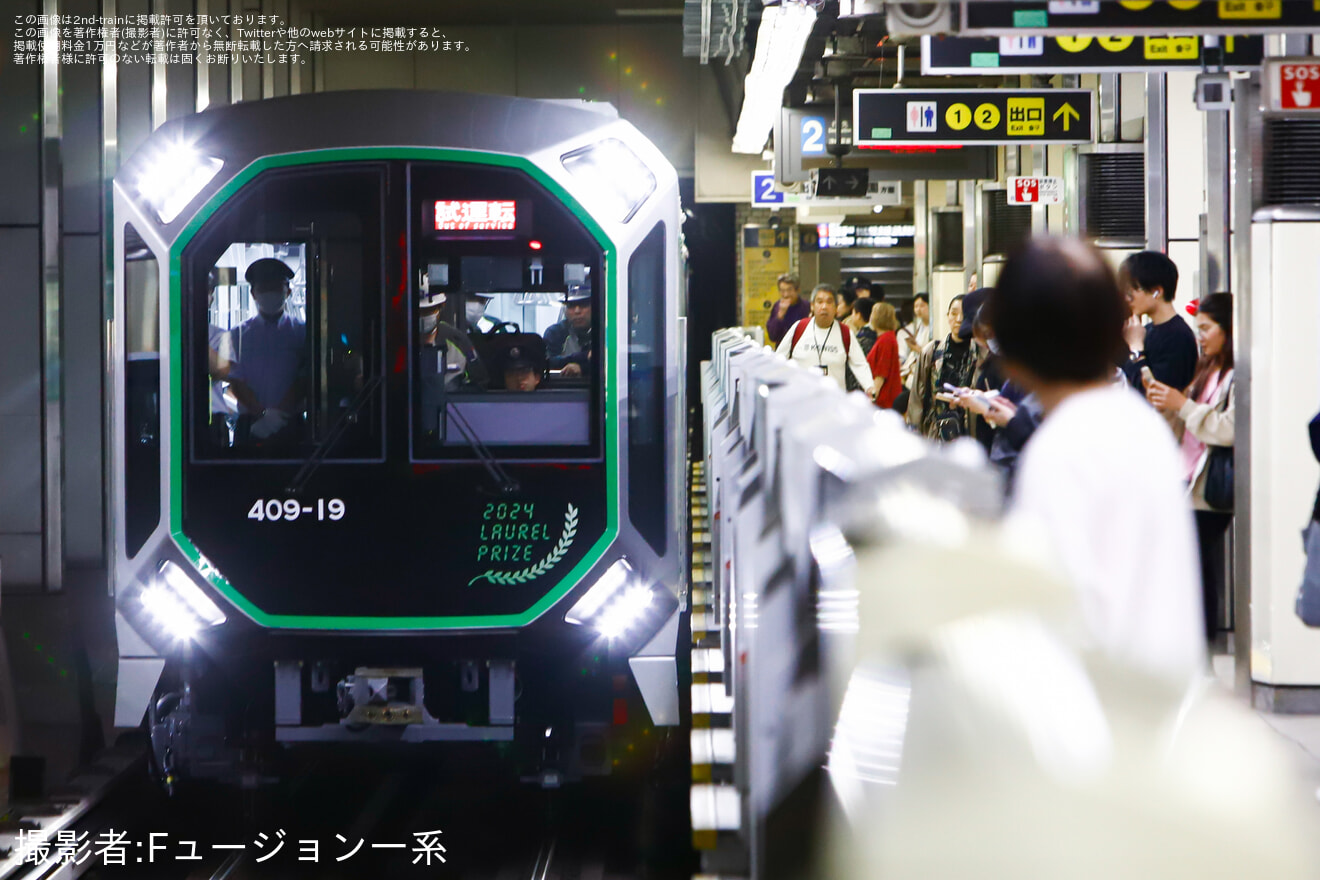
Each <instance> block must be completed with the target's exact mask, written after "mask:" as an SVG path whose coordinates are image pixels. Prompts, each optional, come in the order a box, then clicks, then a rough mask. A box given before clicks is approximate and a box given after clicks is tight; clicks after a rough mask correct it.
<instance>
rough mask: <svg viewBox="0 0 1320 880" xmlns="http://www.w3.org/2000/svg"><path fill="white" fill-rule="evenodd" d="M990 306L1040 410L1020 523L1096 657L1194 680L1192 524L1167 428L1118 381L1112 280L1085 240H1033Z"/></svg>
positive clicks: (1118, 305)
mask: <svg viewBox="0 0 1320 880" xmlns="http://www.w3.org/2000/svg"><path fill="white" fill-rule="evenodd" d="M987 305H988V308H989V309H990V316H989V323H990V324H991V326H993V327H994V328H995V338H996V339H997V341H998V343H999V349H1000V352H1001V355H1002V357H1003V363H1004V367H1005V370H1006V371H1007V372H1008V374H1009V376H1010V377H1011V378H1012V379H1013V380H1014V381H1015V382H1017V383H1018V384H1019V385H1020V386H1021V387H1023V388H1025V389H1027V390H1028V391H1031V392H1034V393H1035V394H1036V396H1037V398H1038V399H1039V400H1040V402H1041V404H1042V408H1043V410H1044V418H1043V421H1042V422H1041V425H1040V427H1039V428H1038V429H1037V430H1036V432H1035V434H1033V435H1032V437H1031V440H1030V441H1028V443H1027V446H1026V448H1025V450H1024V452H1023V454H1022V458H1021V464H1020V466H1019V469H1018V476H1017V483H1016V488H1015V494H1014V500H1013V506H1012V510H1011V514H1010V515H1011V516H1013V517H1014V518H1016V519H1018V520H1019V521H1021V522H1022V523H1023V524H1024V525H1026V524H1029V525H1030V526H1031V527H1033V528H1034V529H1036V530H1037V533H1038V534H1040V536H1041V542H1042V544H1043V545H1044V546H1046V547H1050V548H1052V549H1053V550H1054V552H1055V553H1056V555H1057V557H1058V561H1059V563H1060V564H1061V567H1062V569H1063V571H1064V573H1065V574H1066V575H1067V576H1068V578H1069V580H1070V581H1071V582H1072V584H1073V586H1074V588H1075V589H1076V591H1077V598H1078V600H1079V605H1080V611H1081V623H1082V625H1083V628H1084V632H1085V634H1086V636H1087V637H1088V640H1089V641H1090V643H1091V644H1092V645H1093V646H1094V647H1096V648H1098V649H1100V650H1102V651H1104V652H1106V653H1107V654H1109V655H1110V656H1112V657H1114V658H1115V659H1117V660H1119V661H1120V662H1123V663H1126V664H1127V665H1130V666H1133V667H1135V668H1138V669H1142V670H1144V671H1147V672H1149V673H1152V674H1154V675H1158V676H1160V677H1163V678H1165V679H1168V680H1171V681H1173V682H1175V683H1179V684H1185V683H1187V682H1189V681H1190V680H1191V679H1192V678H1193V677H1194V676H1196V675H1198V674H1199V673H1201V672H1202V671H1203V669H1204V667H1205V642H1204V640H1203V638H1202V634H1201V623H1202V612H1201V591H1200V576H1199V572H1198V570H1197V569H1198V566H1197V558H1196V543H1195V539H1194V537H1193V527H1192V516H1191V511H1190V509H1189V507H1188V505H1187V501H1186V498H1185V489H1184V485H1183V482H1182V480H1181V467H1180V462H1179V455H1178V449H1177V447H1176V446H1175V445H1174V441H1173V436H1172V435H1171V434H1170V432H1169V429H1168V426H1167V424H1166V423H1165V422H1164V420H1163V419H1162V418H1160V416H1159V415H1158V414H1157V413H1156V412H1155V411H1154V410H1153V409H1151V408H1150V407H1149V406H1148V405H1147V404H1146V402H1145V401H1143V400H1142V399H1141V397H1140V395H1138V394H1137V393H1136V392H1135V391H1133V390H1132V389H1130V388H1124V387H1119V386H1115V385H1113V384H1111V382H1110V381H1109V379H1110V376H1111V374H1112V372H1113V367H1114V363H1115V359H1116V357H1117V356H1118V355H1119V354H1120V353H1121V352H1122V351H1123V350H1124V347H1125V346H1124V341H1123V324H1124V322H1125V321H1126V320H1127V316H1128V308H1127V305H1126V303H1125V302H1124V300H1123V297H1122V295H1121V294H1120V293H1119V290H1118V285H1117V283H1116V282H1115V279H1114V274H1113V271H1112V270H1111V269H1110V268H1109V266H1108V264H1107V263H1106V262H1105V261H1104V259H1103V258H1102V257H1101V256H1100V255H1099V254H1098V253H1097V252H1096V251H1095V250H1094V249H1093V248H1091V247H1089V246H1088V245H1085V244H1083V243H1081V242H1079V241H1073V240H1064V239H1050V238H1039V239H1032V240H1031V241H1029V242H1028V243H1027V244H1026V245H1025V246H1024V247H1023V248H1022V249H1021V250H1019V251H1018V252H1017V253H1015V254H1014V255H1013V256H1011V257H1010V258H1009V260H1008V261H1007V262H1006V263H1005V264H1004V268H1003V271H1002V272H1001V274H1000V276H999V283H998V286H997V288H996V290H995V292H994V293H993V294H992V295H991V296H990V298H989V301H988V303H987Z"/></svg>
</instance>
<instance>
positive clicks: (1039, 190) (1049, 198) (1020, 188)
mask: <svg viewBox="0 0 1320 880" xmlns="http://www.w3.org/2000/svg"><path fill="white" fill-rule="evenodd" d="M1008 203H1009V204H1010V205H1062V204H1063V178H1061V177H1010V178H1009V179H1008Z"/></svg>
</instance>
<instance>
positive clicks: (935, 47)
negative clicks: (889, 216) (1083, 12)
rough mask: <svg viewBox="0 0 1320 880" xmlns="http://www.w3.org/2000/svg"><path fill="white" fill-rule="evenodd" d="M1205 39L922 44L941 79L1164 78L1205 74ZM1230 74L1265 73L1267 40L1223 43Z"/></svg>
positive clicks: (925, 61)
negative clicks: (1175, 73)
mask: <svg viewBox="0 0 1320 880" xmlns="http://www.w3.org/2000/svg"><path fill="white" fill-rule="evenodd" d="M1203 43H1204V38H1203V37H1198V36H1185V37H1169V36H1135V35H1132V34H1128V35H1126V36H1120V37H1115V36H1103V37H1093V36H1066V37H1064V36H1059V37H1051V36H1045V35H1043V34H1032V35H1030V36H1016V37H931V36H924V37H922V38H921V72H922V73H923V74H926V75H928V76H929V75H935V74H1001V73H1028V74H1030V73H1075V72H1086V71H1090V72H1123V71H1134V72H1158V71H1161V70H1164V71H1168V70H1182V69H1192V70H1199V69H1200V67H1201V58H1202V53H1203V51H1204V46H1203ZM1219 48H1220V50H1221V51H1222V52H1223V66H1224V68H1225V69H1227V70H1247V69H1251V68H1255V67H1259V66H1260V63H1261V60H1262V59H1263V58H1264V57H1265V38H1264V37H1260V36H1255V37H1225V38H1224V39H1223V40H1221V41H1220V44H1219Z"/></svg>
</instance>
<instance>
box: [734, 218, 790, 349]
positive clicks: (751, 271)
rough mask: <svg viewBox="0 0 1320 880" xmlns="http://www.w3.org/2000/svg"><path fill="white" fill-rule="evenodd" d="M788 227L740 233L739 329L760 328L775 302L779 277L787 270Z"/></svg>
mask: <svg viewBox="0 0 1320 880" xmlns="http://www.w3.org/2000/svg"><path fill="white" fill-rule="evenodd" d="M788 230H789V227H787V226H781V227H771V226H744V227H743V230H742V233H743V234H742V326H744V327H761V326H764V325H765V321H766V319H767V318H769V317H770V309H772V308H774V305H775V303H776V302H778V301H779V276H780V275H782V274H784V273H785V272H787V271H789V247H788Z"/></svg>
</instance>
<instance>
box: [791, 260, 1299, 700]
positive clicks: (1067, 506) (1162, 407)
mask: <svg viewBox="0 0 1320 880" xmlns="http://www.w3.org/2000/svg"><path fill="white" fill-rule="evenodd" d="M973 286H974V283H973ZM1177 288H1178V270H1177V268H1176V266H1175V265H1174V263H1173V261H1172V260H1170V259H1169V258H1168V257H1167V256H1166V255H1164V254H1162V253H1158V252H1154V251H1144V252H1141V253H1137V254H1133V255H1132V256H1130V257H1128V258H1127V259H1126V260H1125V261H1124V262H1123V263H1122V265H1121V266H1120V268H1119V270H1118V272H1117V273H1115V272H1114V271H1113V270H1112V269H1111V267H1110V266H1109V264H1108V263H1107V262H1106V261H1105V259H1104V258H1103V257H1102V256H1101V255H1100V254H1099V252H1097V251H1096V250H1095V249H1094V248H1092V247H1090V246H1088V245H1086V244H1084V243H1082V242H1079V241H1074V240H1065V239H1053V238H1039V239H1033V240H1031V241H1030V242H1028V243H1027V244H1026V245H1025V246H1023V247H1022V248H1021V249H1020V250H1019V251H1018V252H1017V253H1015V254H1013V255H1012V256H1011V257H1010V258H1009V259H1008V261H1007V262H1006V263H1005V264H1004V266H1003V270H1002V272H1001V273H1000V275H999V278H998V282H997V284H996V286H995V287H994V288H976V289H973V290H970V291H969V292H968V293H967V294H965V295H962V296H958V297H955V298H954V299H953V300H952V302H950V303H949V305H948V312H947V317H948V326H949V332H948V333H947V335H945V336H944V338H942V339H934V338H932V335H931V321H930V314H929V299H928V297H927V296H926V295H925V294H918V295H917V296H916V298H915V299H914V301H913V315H912V320H911V321H910V322H909V323H907V324H905V325H903V326H900V325H899V322H898V320H897V318H896V315H895V310H894V308H893V307H892V306H891V305H889V304H888V303H886V302H884V296H883V293H879V294H878V295H877V293H876V292H873V291H872V290H871V289H870V287H869V286H867V285H865V284H854V285H852V286H851V289H845V290H844V291H841V292H839V293H836V291H835V290H834V289H833V288H832V287H830V286H829V285H823V284H822V285H818V286H816V287H815V288H814V289H813V290H812V291H811V295H810V297H809V298H803V297H802V296H801V294H800V289H799V284H798V280H797V278H796V277H794V276H791V275H784V276H781V277H780V279H779V292H780V299H779V301H778V303H776V305H775V307H774V308H773V309H772V312H771V316H770V318H769V320H768V322H767V327H766V330H767V334H768V336H769V339H770V342H771V343H772V344H773V345H774V346H776V348H777V350H778V351H779V352H780V353H781V354H783V355H784V356H785V357H788V358H790V359H791V360H793V361H795V362H797V363H798V364H800V365H801V366H803V367H805V368H807V369H812V370H817V371H819V372H821V373H822V374H825V375H827V376H829V377H831V378H832V379H834V381H836V382H837V383H838V384H839V385H840V387H843V388H846V389H849V390H852V389H858V390H864V391H865V392H866V393H867V394H868V395H869V396H870V397H871V398H872V399H873V400H874V401H875V402H876V404H877V405H878V406H881V407H885V408H892V409H895V410H897V411H898V412H899V413H900V414H902V415H903V417H904V419H905V420H906V422H907V424H908V425H909V426H910V427H911V429H912V430H914V431H919V432H920V433H922V434H923V435H925V436H926V437H928V438H930V439H932V440H934V441H937V442H942V443H948V442H952V441H955V440H958V439H959V438H964V437H969V438H973V439H974V440H975V441H976V442H979V443H980V444H981V445H982V446H983V447H984V449H985V451H986V453H987V454H988V456H989V458H990V460H991V461H992V462H993V463H994V464H995V465H996V466H997V467H999V468H1001V469H1002V470H1003V472H1004V475H1005V478H1006V479H1005V485H1006V486H1007V489H1008V493H1009V499H1008V510H1009V517H1010V518H1011V519H1015V520H1017V521H1019V522H1021V523H1024V524H1029V525H1030V527H1031V528H1033V529H1035V530H1036V531H1035V534H1037V535H1039V537H1040V540H1041V541H1042V542H1043V543H1044V545H1045V546H1049V547H1052V548H1053V549H1054V550H1055V551H1056V555H1057V556H1058V558H1059V561H1060V563H1061V564H1062V566H1063V568H1064V570H1065V572H1066V575H1067V576H1068V578H1069V579H1070V580H1071V582H1072V584H1073V586H1074V587H1075V588H1076V590H1077V592H1078V596H1079V598H1080V600H1081V607H1082V611H1083V615H1084V618H1085V626H1086V629H1087V631H1088V634H1089V637H1090V638H1091V640H1092V642H1093V643H1094V644H1095V645H1096V646H1097V647H1099V648H1101V649H1103V650H1105V651H1107V652H1108V653H1111V654H1114V655H1117V656H1119V657H1120V658H1122V659H1124V660H1126V661H1128V662H1130V663H1134V664H1136V665H1138V666H1140V667H1142V668H1145V669H1148V670H1150V671H1152V672H1155V673H1156V674H1160V675H1163V676H1166V677H1170V678H1175V679H1183V680H1185V679H1186V678H1188V677H1190V676H1194V675H1197V674H1199V673H1201V672H1203V671H1204V667H1205V662H1206V660H1205V657H1206V647H1207V643H1208V642H1211V641H1212V640H1213V639H1214V637H1215V636H1216V634H1217V629H1218V623H1219V620H1220V608H1219V605H1220V601H1221V599H1220V597H1221V596H1223V595H1224V580H1225V540H1226V534H1227V530H1228V526H1229V524H1230V523H1231V520H1232V505H1233V485H1232V466H1231V463H1232V454H1233V452H1232V447H1233V440H1234V437H1233V421H1234V403H1235V398H1234V391H1233V374H1234V370H1233V300H1232V295H1231V294H1229V293H1214V294H1211V295H1209V296H1205V297H1203V298H1202V299H1201V300H1200V301H1199V302H1195V303H1193V304H1192V305H1191V306H1190V307H1189V308H1188V312H1189V313H1191V314H1192V315H1193V316H1194V327H1195V329H1194V330H1193V325H1192V324H1189V323H1188V321H1187V320H1186V319H1184V318H1183V317H1182V316H1181V315H1179V314H1178V313H1177V311H1176V310H1175V308H1174V305H1173V303H1174V297H1175V294H1176V292H1177ZM1317 505H1318V509H1320V500H1318V502H1317Z"/></svg>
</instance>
